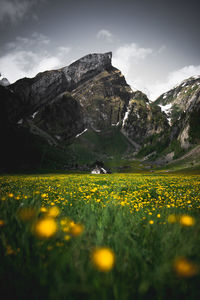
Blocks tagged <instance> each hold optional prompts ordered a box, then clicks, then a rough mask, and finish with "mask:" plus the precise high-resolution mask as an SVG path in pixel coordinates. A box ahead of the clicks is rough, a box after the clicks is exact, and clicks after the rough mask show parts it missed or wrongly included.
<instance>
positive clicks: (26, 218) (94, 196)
mask: <svg viewBox="0 0 200 300" xmlns="http://www.w3.org/2000/svg"><path fill="white" fill-rule="evenodd" d="M199 212H200V176H198V175H196V176H194V175H193V176H192V175H178V174H177V175H170V174H160V175H159V174H157V175H156V174H152V173H147V174H111V175H81V174H80V175H78V174H77V175H75V174H71V175H70V174H68V175H66V174H63V175H57V174H56V175H52V174H51V175H40V176H39V175H37V176H34V175H29V176H19V175H18V176H2V177H1V178H0V255H1V264H0V299H8V298H9V297H10V296H13V297H14V299H20V300H21V299H34V300H36V299H56V300H57V299H118V300H123V299H154V300H155V299H169V298H170V299H200V290H199V281H200V272H199V271H200V218H199Z"/></svg>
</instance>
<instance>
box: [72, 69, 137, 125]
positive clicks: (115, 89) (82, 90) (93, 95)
mask: <svg viewBox="0 0 200 300" xmlns="http://www.w3.org/2000/svg"><path fill="white" fill-rule="evenodd" d="M132 95H133V92H132V90H131V88H130V86H129V85H128V84H127V83H126V81H125V78H124V76H123V75H122V74H121V72H120V71H119V70H117V69H115V68H113V67H110V68H109V69H108V70H104V71H102V72H101V73H99V74H98V75H96V76H94V77H93V78H92V79H90V80H88V81H87V82H85V83H83V84H81V85H79V86H78V87H77V88H76V89H74V90H73V91H72V96H73V97H74V98H75V99H77V100H78V101H79V103H80V104H81V106H82V108H83V112H84V122H85V124H86V127H89V128H92V129H93V130H94V131H95V130H96V131H100V130H102V129H105V128H108V127H111V126H120V124H121V123H122V120H123V117H124V113H125V111H126V108H127V105H128V103H129V101H130V99H131V97H132Z"/></svg>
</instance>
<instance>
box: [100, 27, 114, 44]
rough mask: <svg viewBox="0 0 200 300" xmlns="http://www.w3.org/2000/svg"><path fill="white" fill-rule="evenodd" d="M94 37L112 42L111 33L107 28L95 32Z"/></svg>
mask: <svg viewBox="0 0 200 300" xmlns="http://www.w3.org/2000/svg"><path fill="white" fill-rule="evenodd" d="M96 37H97V38H98V39H104V40H107V41H108V42H112V40H113V34H112V33H111V32H110V31H109V30H106V29H101V30H100V31H99V32H97V35H96Z"/></svg>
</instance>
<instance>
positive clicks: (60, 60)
mask: <svg viewBox="0 0 200 300" xmlns="http://www.w3.org/2000/svg"><path fill="white" fill-rule="evenodd" d="M49 43H50V40H49V39H48V37H46V36H44V35H42V34H40V33H34V34H33V35H32V36H31V37H30V38H26V37H17V38H16V40H15V41H14V42H12V43H9V44H7V45H6V46H5V49H6V50H7V53H6V54H4V55H3V56H1V57H0V72H1V73H2V75H3V77H6V78H8V80H9V81H10V82H11V83H13V82H15V81H16V80H18V79H20V78H23V77H34V76H35V75H36V74H37V73H39V72H43V71H46V70H52V69H57V68H60V67H63V66H65V62H66V55H67V54H68V53H69V51H70V50H71V48H70V47H66V46H60V47H57V52H56V55H55V54H52V53H50V52H49V51H47V50H46V46H47V45H48V44H49ZM63 64H64V65H63Z"/></svg>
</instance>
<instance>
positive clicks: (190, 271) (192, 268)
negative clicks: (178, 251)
mask: <svg viewBox="0 0 200 300" xmlns="http://www.w3.org/2000/svg"><path fill="white" fill-rule="evenodd" d="M174 269H175V272H176V273H177V275H179V276H180V277H192V276H194V275H196V274H197V273H198V270H199V268H198V267H197V265H195V264H194V263H192V262H190V261H188V260H187V259H186V258H183V257H180V258H177V259H176V260H175V262H174Z"/></svg>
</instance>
